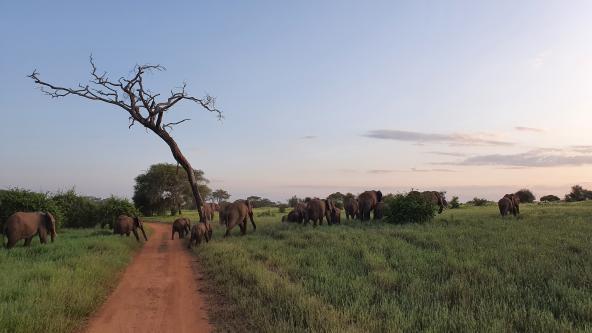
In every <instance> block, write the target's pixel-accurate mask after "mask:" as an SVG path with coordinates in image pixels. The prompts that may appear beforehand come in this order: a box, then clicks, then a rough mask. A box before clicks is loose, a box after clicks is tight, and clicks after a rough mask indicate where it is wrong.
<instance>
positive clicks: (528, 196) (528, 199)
mask: <svg viewBox="0 0 592 333" xmlns="http://www.w3.org/2000/svg"><path fill="white" fill-rule="evenodd" d="M516 195H517V196H518V198H519V199H520V202H521V203H532V202H534V200H535V199H536V197H535V196H534V194H532V192H531V191H530V190H529V189H526V188H523V189H521V190H520V191H518V192H516Z"/></svg>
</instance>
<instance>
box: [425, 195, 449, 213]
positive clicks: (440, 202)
mask: <svg viewBox="0 0 592 333" xmlns="http://www.w3.org/2000/svg"><path fill="white" fill-rule="evenodd" d="M421 194H422V195H423V196H425V197H426V198H427V199H429V200H430V201H431V202H432V203H433V204H434V205H436V206H438V214H442V211H443V210H444V208H445V207H448V202H446V199H445V198H444V196H443V195H442V193H440V192H437V191H424V192H421Z"/></svg>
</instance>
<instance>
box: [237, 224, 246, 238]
mask: <svg viewBox="0 0 592 333" xmlns="http://www.w3.org/2000/svg"><path fill="white" fill-rule="evenodd" d="M239 227H240V230H241V234H242V235H243V236H244V235H246V234H247V222H246V221H243V223H241V224H239Z"/></svg>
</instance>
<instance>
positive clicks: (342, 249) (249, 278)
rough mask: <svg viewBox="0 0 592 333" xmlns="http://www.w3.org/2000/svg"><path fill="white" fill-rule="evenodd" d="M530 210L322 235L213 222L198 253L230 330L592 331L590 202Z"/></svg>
mask: <svg viewBox="0 0 592 333" xmlns="http://www.w3.org/2000/svg"><path fill="white" fill-rule="evenodd" d="M266 210H267V209H266ZM521 213H522V216H521V217H520V218H519V219H514V218H507V219H505V220H502V219H501V218H500V217H499V213H498V211H497V207H495V206H486V207H464V208H461V209H455V210H447V211H445V212H444V213H443V214H442V215H439V216H438V217H437V218H436V219H435V220H434V221H433V222H430V223H426V224H409V225H390V224H386V223H382V222H372V223H365V224H361V223H360V222H359V221H355V222H351V221H350V222H345V223H344V224H343V225H341V226H327V225H326V224H325V225H324V226H321V227H318V228H313V227H312V226H311V225H308V226H301V225H294V224H290V225H285V224H281V223H280V222H279V220H280V216H281V214H277V215H275V216H273V217H258V218H257V217H256V222H257V225H258V229H257V231H255V232H253V231H252V229H251V228H250V226H249V228H248V234H247V236H244V237H241V236H238V235H239V231H238V228H237V230H235V231H234V233H233V236H232V237H229V238H226V239H223V238H222V235H223V232H224V230H223V228H222V227H221V226H219V225H217V224H215V236H214V240H213V241H212V242H210V243H209V244H207V245H205V246H203V245H202V246H199V247H197V248H195V249H194V251H195V252H196V253H197V255H198V257H199V260H200V262H201V266H202V270H203V271H204V273H205V274H206V277H207V278H206V279H205V281H208V282H207V283H209V284H210V285H209V288H208V289H210V290H211V291H212V295H213V296H212V301H213V302H214V305H211V306H210V309H211V310H210V311H211V314H210V317H211V319H212V320H213V321H214V323H215V324H216V325H217V328H218V329H219V330H220V331H263V332H304V331H312V332H360V331H366V332H404V331H460V332H466V331H486V332H499V331H522V332H566V331H592V246H591V244H590V239H591V237H590V235H592V202H584V203H569V204H566V203H562V204H550V205H536V204H533V205H522V206H521ZM256 216H257V214H256Z"/></svg>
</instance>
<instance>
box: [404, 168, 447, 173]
mask: <svg viewBox="0 0 592 333" xmlns="http://www.w3.org/2000/svg"><path fill="white" fill-rule="evenodd" d="M411 171H413V172H456V170H452V169H418V168H411Z"/></svg>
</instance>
